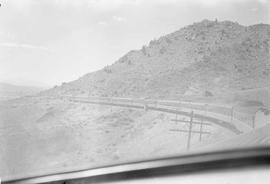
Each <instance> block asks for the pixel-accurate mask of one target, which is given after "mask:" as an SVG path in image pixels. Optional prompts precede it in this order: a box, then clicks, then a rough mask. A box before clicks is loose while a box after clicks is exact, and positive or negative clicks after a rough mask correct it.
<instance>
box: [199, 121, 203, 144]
mask: <svg viewBox="0 0 270 184" xmlns="http://www.w3.org/2000/svg"><path fill="white" fill-rule="evenodd" d="M202 125H203V118H202V119H201V124H200V142H201V141H202V131H203V130H202V129H203V126H202Z"/></svg>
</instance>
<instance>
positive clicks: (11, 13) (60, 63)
mask: <svg viewBox="0 0 270 184" xmlns="http://www.w3.org/2000/svg"><path fill="white" fill-rule="evenodd" d="M0 4H1V7H0V82H9V83H13V84H19V85H35V86H44V87H45V86H46V87H49V86H54V85H60V84H61V83H62V82H69V81H72V80H76V79H78V78H79V77H81V76H83V75H84V74H86V73H89V72H93V71H96V70H99V69H102V68H103V67H104V66H106V65H110V64H112V63H113V62H115V61H116V60H117V59H119V58H120V57H122V56H123V55H124V54H125V53H127V52H128V51H130V50H134V49H140V48H141V47H142V46H143V45H147V44H148V43H149V41H150V40H152V39H156V38H159V37H160V36H162V35H166V34H169V33H172V32H174V31H176V30H178V29H180V28H181V27H184V26H186V25H189V24H192V23H194V22H199V21H201V20H203V19H209V20H215V19H218V20H219V21H223V20H231V21H236V22H238V23H240V24H242V25H252V24H258V23H266V24H270V0H0Z"/></svg>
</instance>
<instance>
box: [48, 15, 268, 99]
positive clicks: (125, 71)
mask: <svg viewBox="0 0 270 184" xmlns="http://www.w3.org/2000/svg"><path fill="white" fill-rule="evenodd" d="M269 44H270V26H269V25H265V24H257V25H252V26H248V27H246V26H242V25H239V24H238V23H235V22H230V21H223V22H218V21H209V20H203V21H201V22H199V23H194V24H193V25H190V26H187V27H184V28H182V29H180V30H178V31H176V32H174V33H171V34H168V35H166V36H163V37H161V38H159V39H158V40H152V41H150V43H149V44H148V46H143V47H142V49H141V50H136V51H130V52H129V53H127V54H125V55H124V56H123V57H121V58H120V59H119V60H118V61H116V62H115V63H113V64H112V65H111V66H107V67H105V68H104V69H102V70H99V71H96V72H93V73H88V74H86V75H84V76H82V77H81V78H79V79H78V80H75V81H72V82H69V83H63V84H62V85H61V86H58V87H55V88H53V89H51V90H49V91H47V92H46V93H44V94H54V95H56V94H69V95H71V94H72V95H93V96H121V97H122V96H123V97H148V98H167V99H169V98H170V99H179V98H183V97H184V98H189V97H196V98H204V97H207V96H208V97H209V96H210V97H217V98H223V97H224V98H225V99H226V98H228V96H230V95H231V94H232V96H233V95H234V93H235V92H236V93H238V94H239V92H241V91H245V90H250V89H259V88H264V90H267V93H268V92H269V88H270V62H269ZM268 94H269V93H268ZM230 98H232V97H231V96H230Z"/></svg>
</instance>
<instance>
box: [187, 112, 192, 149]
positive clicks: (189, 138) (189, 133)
mask: <svg viewBox="0 0 270 184" xmlns="http://www.w3.org/2000/svg"><path fill="white" fill-rule="evenodd" d="M192 122H193V111H191V114H190V124H189V130H188V142H187V150H189V148H190V141H191V131H192Z"/></svg>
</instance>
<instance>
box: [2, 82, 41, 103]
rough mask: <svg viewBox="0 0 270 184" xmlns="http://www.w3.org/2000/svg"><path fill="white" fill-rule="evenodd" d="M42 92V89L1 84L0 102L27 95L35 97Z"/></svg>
mask: <svg viewBox="0 0 270 184" xmlns="http://www.w3.org/2000/svg"><path fill="white" fill-rule="evenodd" d="M42 90H43V89H42V88H38V87H32V86H18V85H13V84H8V83H0V100H9V99H14V98H19V97H23V96H27V95H34V94H37V93H39V92H40V91H42Z"/></svg>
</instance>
